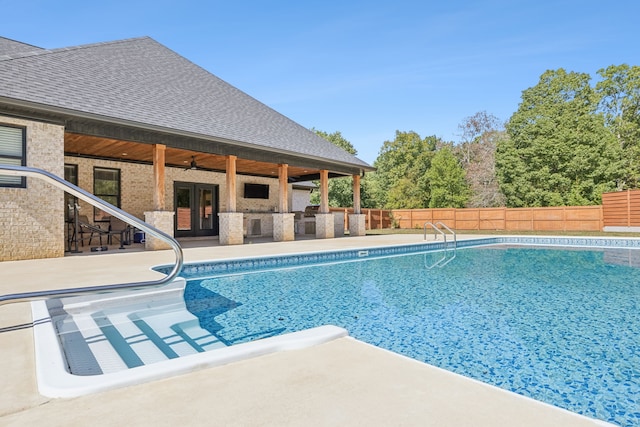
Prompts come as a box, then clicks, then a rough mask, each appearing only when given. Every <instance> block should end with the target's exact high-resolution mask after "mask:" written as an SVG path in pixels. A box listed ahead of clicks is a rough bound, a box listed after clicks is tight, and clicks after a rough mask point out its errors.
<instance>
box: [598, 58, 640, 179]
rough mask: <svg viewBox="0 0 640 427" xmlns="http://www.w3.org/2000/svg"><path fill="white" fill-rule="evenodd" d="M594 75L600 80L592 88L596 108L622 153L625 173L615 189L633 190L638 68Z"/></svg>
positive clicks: (639, 120)
mask: <svg viewBox="0 0 640 427" xmlns="http://www.w3.org/2000/svg"><path fill="white" fill-rule="evenodd" d="M598 74H600V76H601V77H602V80H601V81H600V82H598V84H597V85H596V90H597V91H598V93H599V94H600V96H601V99H600V108H601V110H602V111H603V112H604V115H605V118H606V123H607V126H609V128H610V130H611V131H612V132H613V134H614V136H615V138H616V140H617V141H618V144H619V146H620V148H621V149H622V150H623V151H624V159H625V166H626V170H627V171H628V175H627V176H625V177H624V178H623V179H622V180H621V181H620V182H619V185H618V187H619V189H623V188H624V187H631V188H636V187H637V186H638V184H639V181H640V67H639V66H629V65H627V64H623V65H611V66H609V67H607V68H603V69H601V70H599V71H598Z"/></svg>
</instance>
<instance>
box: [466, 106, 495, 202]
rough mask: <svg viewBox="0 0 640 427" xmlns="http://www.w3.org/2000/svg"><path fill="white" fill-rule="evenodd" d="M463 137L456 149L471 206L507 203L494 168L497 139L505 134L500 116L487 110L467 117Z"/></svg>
mask: <svg viewBox="0 0 640 427" xmlns="http://www.w3.org/2000/svg"><path fill="white" fill-rule="evenodd" d="M458 128H459V129H460V130H461V131H462V141H461V143H460V145H459V146H457V147H456V153H457V154H458V157H459V158H460V159H461V161H462V166H463V167H464V170H465V173H466V177H467V182H468V183H469V187H470V190H471V195H470V198H469V202H468V205H467V206H468V207H482V208H484V207H492V206H504V203H505V198H504V195H503V194H502V192H501V191H500V187H499V184H498V177H497V175H496V168H495V152H496V145H497V141H498V140H499V139H501V138H505V137H506V134H505V132H504V130H503V128H502V125H501V124H500V120H499V119H498V118H497V117H495V116H494V115H491V114H488V113H487V112H485V111H481V112H478V113H476V114H474V115H473V116H471V117H467V118H466V119H465V120H464V121H463V122H462V124H460V125H459V126H458Z"/></svg>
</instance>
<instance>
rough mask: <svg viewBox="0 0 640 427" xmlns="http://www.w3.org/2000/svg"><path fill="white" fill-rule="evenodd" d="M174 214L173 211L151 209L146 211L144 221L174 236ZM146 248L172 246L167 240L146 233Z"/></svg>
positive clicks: (153, 249)
mask: <svg viewBox="0 0 640 427" xmlns="http://www.w3.org/2000/svg"><path fill="white" fill-rule="evenodd" d="M173 216H174V212H172V211H150V212H145V213H144V221H145V222H146V223H147V224H149V225H150V226H152V227H155V228H157V229H158V230H160V231H162V232H164V233H166V234H168V235H169V236H171V237H173ZM144 237H145V241H144V248H145V249H148V250H151V251H157V250H161V249H171V246H170V245H169V244H168V243H166V242H165V241H163V240H161V239H158V238H157V237H153V236H151V235H149V234H145V236H144Z"/></svg>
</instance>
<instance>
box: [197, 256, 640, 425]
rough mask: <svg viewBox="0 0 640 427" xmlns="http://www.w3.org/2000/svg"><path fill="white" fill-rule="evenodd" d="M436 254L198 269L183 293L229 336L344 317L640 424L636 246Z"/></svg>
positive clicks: (430, 354)
mask: <svg viewBox="0 0 640 427" xmlns="http://www.w3.org/2000/svg"><path fill="white" fill-rule="evenodd" d="M437 257H439V254H438V253H422V254H414V255H405V256H402V257H386V258H377V259H370V260H367V261H364V262H358V263H339V264H335V265H332V266H331V268H328V267H327V266H326V265H316V266H309V267H297V268H290V269H285V270H277V271H275V270H274V271H268V272H263V273H260V274H255V273H244V274H234V275H228V276H224V277H215V278H208V279H196V280H191V281H189V282H188V283H187V287H186V289H185V301H186V304H187V308H188V309H189V311H191V312H192V313H193V314H195V315H196V316H197V317H198V318H199V319H200V324H201V325H202V326H203V327H204V328H205V329H207V330H209V331H210V332H212V333H214V334H215V335H216V336H218V337H220V339H221V340H223V341H225V342H226V343H227V344H228V345H233V344H236V343H240V342H246V341H250V340H253V339H256V338H260V337H267V336H272V335H275V334H281V333H286V332H293V331H297V330H303V329H308V328H312V327H316V326H319V325H324V324H332V325H338V326H340V327H344V328H345V329H347V330H348V331H349V334H350V335H351V336H353V337H355V338H357V339H360V340H362V341H365V342H368V343H370V344H374V345H376V346H379V347H383V348H386V349H388V350H392V351H394V352H397V353H401V354H404V355H407V356H409V357H411V358H414V359H417V360H420V361H423V362H426V363H429V364H433V365H436V366H438V367H441V368H444V369H447V370H450V371H454V372H457V373H459V374H462V375H465V376H469V377H472V378H475V379H479V380H481V381H483V382H487V383H490V384H493V385H496V386H499V387H502V388H506V389H508V390H511V391H514V392H517V393H519V394H523V395H526V396H529V397H533V398H535V399H537V400H542V401H545V402H548V403H551V404H553V405H556V406H560V407H563V408H565V409H569V410H571V411H574V412H578V413H581V414H584V415H588V416H591V417H594V418H599V419H602V420H605V421H609V422H615V423H618V424H621V425H636V424H638V423H640V400H639V399H640V342H639V340H638V338H637V331H638V330H640V310H639V308H640V307H639V305H640V269H638V268H635V267H630V266H629V265H626V266H625V265H620V264H622V261H623V260H629V259H630V258H631V259H633V262H636V263H637V260H638V259H639V258H640V255H638V254H636V253H635V252H633V253H630V252H629V250H623V251H620V250H617V251H614V250H607V251H605V250H559V249H557V248H549V249H542V248H522V247H509V246H494V247H487V248H481V249H480V248H473V249H466V250H461V251H458V253H457V257H456V259H455V260H453V261H452V262H451V263H449V264H448V265H447V266H446V267H445V268H434V269H427V268H425V265H426V266H430V265H432V264H433V263H434V262H435V261H436V260H437ZM615 262H617V263H618V264H616V263H615ZM301 284H304V285H303V286H301Z"/></svg>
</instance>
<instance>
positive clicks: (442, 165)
mask: <svg viewBox="0 0 640 427" xmlns="http://www.w3.org/2000/svg"><path fill="white" fill-rule="evenodd" d="M426 175H427V179H428V180H429V184H430V189H431V200H430V201H429V207H430V208H463V207H465V205H466V203H467V201H468V199H469V186H468V185H467V182H466V180H465V171H464V169H463V168H462V166H460V163H458V160H457V159H456V157H455V156H454V154H453V152H452V150H451V148H450V147H447V146H445V147H442V148H441V149H439V150H438V151H437V152H436V154H435V155H434V156H433V159H432V160H431V167H430V168H429V170H428V171H427V174H426Z"/></svg>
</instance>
